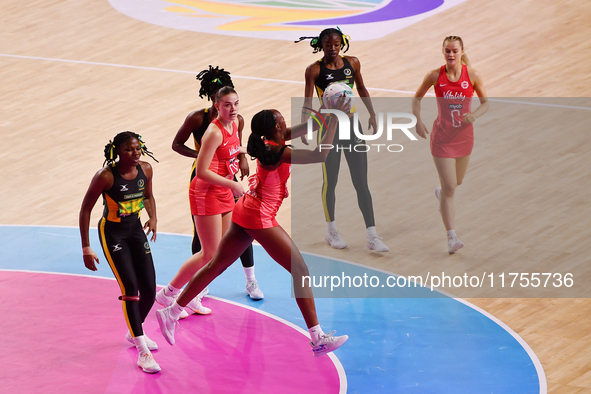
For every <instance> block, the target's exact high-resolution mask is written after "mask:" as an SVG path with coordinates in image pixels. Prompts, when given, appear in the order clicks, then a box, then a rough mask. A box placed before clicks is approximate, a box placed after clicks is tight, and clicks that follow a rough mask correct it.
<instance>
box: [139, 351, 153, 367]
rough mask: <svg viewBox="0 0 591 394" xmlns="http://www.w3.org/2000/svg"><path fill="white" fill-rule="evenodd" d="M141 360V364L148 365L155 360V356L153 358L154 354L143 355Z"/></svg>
mask: <svg viewBox="0 0 591 394" xmlns="http://www.w3.org/2000/svg"><path fill="white" fill-rule="evenodd" d="M140 359H141V363H142V364H144V365H145V364H148V363H150V362H152V361H155V360H154V356H152V353H144V354H142V355H140Z"/></svg>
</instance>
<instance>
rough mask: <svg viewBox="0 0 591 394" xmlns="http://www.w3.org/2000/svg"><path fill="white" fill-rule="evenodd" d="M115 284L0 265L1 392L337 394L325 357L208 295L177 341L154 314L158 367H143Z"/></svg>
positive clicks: (275, 325)
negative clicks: (207, 311) (152, 370)
mask: <svg viewBox="0 0 591 394" xmlns="http://www.w3.org/2000/svg"><path fill="white" fill-rule="evenodd" d="M118 296H119V286H118V285H117V284H116V283H115V282H114V281H111V280H101V279H100V278H93V277H86V276H75V275H55V274H47V273H30V272H20V271H0V299H3V300H11V302H6V301H5V302H2V303H0V316H3V319H2V320H3V321H2V324H1V325H0V338H2V340H1V341H0V355H1V357H0V381H1V382H2V389H1V391H5V392H19V393H22V394H27V393H39V392H46V393H47V392H84V393H168V392H198V393H216V394H218V393H220V394H223V393H257V394H265V393H294V394H295V393H305V392H310V393H339V391H340V387H339V375H338V372H337V369H336V367H335V364H333V362H332V361H331V359H330V358H329V357H326V356H323V357H314V356H313V355H312V352H311V350H310V346H309V345H308V343H307V339H306V338H305V337H304V336H303V335H302V334H301V333H300V332H298V331H296V330H294V329H293V328H292V327H289V326H287V325H285V324H283V323H281V322H280V321H278V320H275V319H273V318H270V317H268V316H265V315H264V314H261V313H257V312H256V311H253V310H250V309H247V308H242V307H239V306H236V305H233V304H230V303H227V302H223V301H219V300H215V299H206V300H204V304H205V305H207V306H208V307H210V308H212V310H213V312H212V314H211V315H208V316H198V315H192V316H189V317H188V318H187V319H185V320H183V321H182V322H181V327H180V329H179V331H178V332H177V333H176V345H175V346H174V347H173V346H169V345H168V343H166V341H165V340H164V339H163V338H162V336H161V334H160V330H159V328H158V323H157V321H156V318H155V316H154V313H153V312H154V310H155V309H157V308H160V306H159V305H158V304H155V305H154V308H152V312H151V313H150V315H149V316H148V318H147V319H146V322H145V323H144V330H145V332H146V334H147V335H148V336H149V337H150V338H152V339H153V340H155V341H156V342H157V343H158V345H159V350H157V351H155V352H153V354H154V357H155V359H156V361H157V362H158V363H159V364H160V366H161V367H162V371H161V372H160V373H158V374H155V375H148V374H145V373H143V372H142V371H141V370H140V368H138V367H137V366H136V361H137V352H136V350H135V348H134V347H132V345H131V344H130V343H129V342H127V341H126V340H125V333H126V331H127V329H126V326H125V323H124V320H123V314H122V312H121V302H120V301H118V300H117V297H118Z"/></svg>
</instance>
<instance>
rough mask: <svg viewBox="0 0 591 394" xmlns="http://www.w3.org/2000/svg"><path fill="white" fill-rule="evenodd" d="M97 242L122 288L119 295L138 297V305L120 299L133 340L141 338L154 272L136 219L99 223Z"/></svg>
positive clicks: (150, 302)
mask: <svg viewBox="0 0 591 394" xmlns="http://www.w3.org/2000/svg"><path fill="white" fill-rule="evenodd" d="M98 228H99V239H100V241H101V246H102V247H103V252H104V253H105V258H106V259H107V261H108V262H109V265H110V266H111V270H113V274H114V275H115V278H116V279H117V282H118V283H119V287H120V288H121V295H122V296H127V297H134V296H138V293H139V301H132V300H129V299H125V298H126V297H123V299H122V302H123V315H124V316H125V320H126V322H127V326H128V328H129V332H130V333H131V335H132V336H133V337H137V336H140V335H143V334H144V331H143V330H142V324H143V322H144V320H145V319H146V316H148V313H149V312H150V309H152V305H153V304H154V299H155V297H156V272H155V271H154V262H153V260H152V251H151V250H150V244H149V243H148V239H147V238H146V234H145V233H144V231H143V229H142V224H141V222H140V221H139V219H132V220H124V221H122V222H121V223H116V222H110V221H108V220H107V219H105V218H102V219H101V220H100V221H99V226H98Z"/></svg>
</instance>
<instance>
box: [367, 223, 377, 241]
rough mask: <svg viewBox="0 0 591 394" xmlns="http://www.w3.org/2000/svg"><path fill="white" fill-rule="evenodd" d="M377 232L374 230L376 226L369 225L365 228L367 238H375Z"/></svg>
mask: <svg viewBox="0 0 591 394" xmlns="http://www.w3.org/2000/svg"><path fill="white" fill-rule="evenodd" d="M377 237H378V232H377V231H376V226H370V227H368V228H367V238H369V239H372V238H377Z"/></svg>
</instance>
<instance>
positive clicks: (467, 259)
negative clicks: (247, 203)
mask: <svg viewBox="0 0 591 394" xmlns="http://www.w3.org/2000/svg"><path fill="white" fill-rule="evenodd" d="M0 7H1V8H2V10H3V12H2V14H1V15H0V33H1V34H0V65H1V67H0V80H1V81H2V87H1V88H0V138H1V144H2V147H3V149H2V151H1V152H0V168H1V171H0V185H1V186H0V204H1V206H2V209H1V210H0V224H24V225H59V226H76V225H77V220H78V209H79V206H80V203H81V201H82V197H83V195H84V193H85V191H86V188H87V186H88V183H89V182H90V179H91V177H92V175H93V174H94V173H95V172H96V171H97V170H98V169H99V168H100V167H101V164H102V162H103V158H102V150H103V147H104V145H105V144H106V143H107V142H108V140H109V139H111V138H112V137H113V136H114V135H115V134H116V133H117V132H119V131H122V130H133V131H136V132H138V133H140V134H141V135H142V136H143V137H144V139H145V140H146V142H147V146H148V147H149V148H150V150H152V151H153V152H154V153H155V155H156V157H157V158H158V159H159V160H160V163H159V164H155V179H154V191H155V196H156V200H157V205H158V218H159V221H158V223H159V231H161V232H174V233H190V232H191V222H190V219H189V205H188V199H187V186H188V175H189V169H190V166H191V160H190V159H187V158H184V157H181V156H179V155H177V154H176V153H174V152H173V151H172V150H171V149H170V144H171V142H172V138H173V136H174V134H175V133H176V130H177V129H178V127H179V126H180V125H181V123H182V122H183V120H184V118H185V116H186V115H187V114H188V113H189V112H190V111H192V110H194V109H197V108H201V107H203V106H205V105H207V103H206V102H204V101H203V100H200V99H199V97H198V94H197V92H198V83H197V82H196V81H195V74H196V72H198V71H200V70H201V69H204V68H206V67H207V66H208V65H209V64H213V65H221V66H222V67H224V68H226V69H228V70H230V71H231V72H232V75H233V76H234V83H235V85H236V88H237V91H238V93H239V95H240V99H241V104H242V109H241V113H242V114H243V116H244V117H245V119H246V120H247V124H248V123H249V122H250V119H251V117H252V115H253V114H254V113H256V112H258V111H259V110H261V109H264V108H276V109H278V110H280V111H281V112H282V113H284V115H286V117H289V116H290V115H291V105H290V98H291V97H298V96H301V95H302V94H303V89H304V86H303V83H302V81H303V75H304V69H305V67H306V66H307V65H308V64H310V63H311V62H313V61H314V60H316V59H317V58H318V55H313V54H312V51H311V50H310V48H309V46H307V44H305V43H300V44H297V45H296V44H293V43H290V42H285V41H277V40H262V39H253V38H241V37H228V36H217V35H208V34H198V33H193V32H187V31H181V30H174V29H168V28H164V27H159V26H155V25H151V24H148V23H144V22H140V21H138V20H135V19H131V18H129V17H127V16H125V15H123V14H120V13H119V12H117V11H116V10H115V9H113V8H112V7H111V6H110V5H109V3H108V2H107V1H100V2H98V1H95V2H84V3H81V2H76V1H72V0H45V1H39V0H37V1H30V2H27V3H26V5H23V3H22V2H21V1H16V0H0ZM589 20H591V3H589V2H586V1H583V0H573V1H568V2H554V1H548V0H543V1H535V2H534V1H522V2H515V1H506V0H492V1H487V2H484V1H476V0H468V1H466V2H464V3H461V4H460V5H458V6H456V7H454V8H451V9H449V10H447V11H445V12H443V13H441V14H438V15H436V16H433V17H430V18H427V19H425V20H423V21H421V22H419V23H416V24H414V25H412V26H410V27H407V28H405V29H403V30H400V31H398V32H396V33H393V34H390V35H389V36H387V37H384V38H382V39H377V40H372V41H358V42H356V41H355V37H352V39H353V42H352V44H351V49H350V51H349V53H348V54H351V55H354V56H357V57H359V59H360V60H361V62H362V65H363V68H362V71H363V76H364V80H365V83H366V85H367V86H368V87H369V88H370V93H371V94H372V96H373V97H393V96H398V97H400V99H399V100H401V101H400V103H402V104H401V105H405V101H407V102H408V104H409V103H410V101H409V97H411V95H409V94H405V93H404V92H405V91H406V92H412V91H414V90H415V89H416V88H417V87H418V85H419V83H420V82H421V80H422V78H423V77H424V75H425V74H426V73H427V71H428V70H431V69H433V68H436V67H437V66H439V65H440V64H442V61H443V60H442V56H441V53H440V46H441V41H442V38H443V37H445V36H447V35H450V34H455V35H460V36H462V37H463V38H464V40H465V44H466V52H467V54H468V55H469V57H470V59H471V61H472V63H473V65H474V67H475V68H476V69H478V71H479V72H480V73H481V74H482V76H483V78H484V81H485V84H486V87H487V91H488V94H489V96H490V97H493V98H504V99H505V100H510V102H507V101H494V102H493V103H492V104H491V110H490V112H489V114H487V115H486V116H485V117H483V118H481V119H479V120H478V122H477V124H476V146H475V150H474V153H473V155H472V158H471V164H470V168H469V170H468V175H467V177H466V181H465V184H464V185H463V186H462V187H461V188H460V189H458V215H457V226H456V227H457V230H458V232H459V234H460V235H461V236H462V237H464V238H465V239H466V242H467V247H466V248H465V249H464V250H462V251H461V252H460V253H458V254H457V255H455V256H451V257H450V256H448V255H447V253H446V249H445V247H446V245H445V233H444V229H443V226H442V224H441V220H440V218H439V216H438V212H437V207H436V201H435V198H434V196H433V189H434V187H435V186H436V185H437V174H436V172H435V168H434V166H433V164H432V159H431V157H430V154H429V149H428V143H427V142H426V141H418V142H410V141H405V142H404V144H403V145H404V147H405V150H404V152H402V153H400V154H390V155H370V188H371V190H372V193H373V197H374V204H375V212H376V220H377V228H378V231H379V233H380V235H381V236H382V237H383V238H384V241H385V242H386V243H387V244H388V245H389V246H390V248H391V250H392V252H390V253H387V254H383V255H380V254H377V253H370V252H368V251H366V250H365V249H364V237H365V234H364V226H363V225H362V218H361V215H360V214H359V210H358V209H357V207H356V201H355V199H354V193H352V192H351V191H352V186H351V183H350V180H349V177H348V171H347V167H346V164H345V163H344V162H343V164H342V166H341V171H342V172H341V176H340V179H339V185H338V189H337V198H338V202H337V220H338V222H339V223H340V228H341V233H342V234H343V236H344V237H345V239H346V240H347V242H348V243H349V245H350V246H349V248H348V249H346V250H343V251H336V250H333V249H330V248H329V247H328V246H327V245H326V244H325V243H324V240H323V236H324V231H325V225H324V219H323V215H322V209H321V206H320V198H319V196H320V183H321V178H320V169H319V166H307V167H300V168H297V169H295V168H294V177H293V182H292V186H293V187H292V189H293V190H292V192H293V196H294V197H292V198H291V199H288V200H286V203H285V205H284V207H283V208H282V209H281V211H280V215H279V218H278V219H279V222H280V223H282V224H284V225H285V227H286V228H288V229H291V231H292V234H293V236H294V239H295V240H296V242H297V243H298V245H299V247H300V248H301V249H302V250H304V251H307V252H312V253H318V254H324V255H330V256H334V257H337V258H341V259H346V260H350V261H355V262H358V263H362V264H365V265H368V266H372V267H374V268H378V269H383V270H386V271H389V272H395V273H398V274H405V275H406V274H409V273H413V272H415V271H416V270H417V269H419V270H422V269H430V268H432V267H439V269H441V267H446V269H449V270H458V272H459V271H464V272H484V271H487V272H494V271H497V272H498V271H499V270H505V269H514V270H519V272H543V271H544V270H552V271H553V272H562V273H565V272H568V271H570V270H575V271H576V272H580V273H581V275H582V276H581V277H580V278H582V279H580V281H579V282H577V284H578V285H579V286H578V287H577V290H576V292H573V293H564V294H562V296H569V294H576V297H578V298H572V296H571V298H541V297H537V298H508V297H509V296H519V295H520V294H517V293H515V294H513V293H511V294H508V293H499V294H490V293H489V294H487V293H486V292H482V293H480V294H475V293H471V294H463V295H461V296H462V297H479V298H470V299H469V301H470V302H472V303H473V304H475V305H477V306H479V307H481V308H483V309H484V310H486V311H488V312H490V313H492V314H493V315H494V316H496V317H497V318H499V319H500V320H502V321H503V322H504V323H506V324H507V325H509V326H510V327H511V328H512V329H513V330H515V331H516V332H517V333H518V334H519V335H521V336H522V337H523V338H524V339H525V340H526V341H527V343H528V344H529V345H530V346H531V347H532V349H533V350H534V351H535V353H536V354H537V356H538V357H539V359H540V361H541V362H542V365H543V367H544V370H545V373H546V377H547V380H548V392H550V393H591V356H590V354H591V329H590V328H589V327H591V301H590V300H589V299H588V297H589V293H588V290H585V287H586V283H584V281H585V279H586V278H588V276H585V275H584V274H586V275H589V274H588V273H586V272H585V271H587V270H586V269H585V268H584V267H585V266H586V265H588V263H589V260H590V256H591V241H590V240H591V226H590V225H589V223H591V205H590V204H589V202H588V200H589V198H588V193H589V179H591V158H590V156H589V155H588V152H589V151H590V150H591V137H589V132H588V128H589V126H588V125H589V122H588V120H589V119H590V118H591V111H588V110H580V109H572V108H565V107H563V108H558V107H556V106H553V107H542V106H531V105H525V104H518V103H516V101H527V100H529V99H525V98H528V97H534V98H540V97H542V98H545V99H542V101H543V103H546V104H547V103H551V104H564V105H568V106H571V107H573V106H586V107H591V105H590V101H591V100H590V99H588V97H591V72H589V61H590V60H591V44H590V41H589V37H590V35H591V26H590V25H589V23H588V21H589ZM126 66H130V67H126ZM175 71H176V72H175ZM577 98H580V99H577ZM585 98H586V99H585ZM530 101H531V100H530ZM538 101H539V100H538ZM408 108H410V107H408ZM431 119H432V118H431ZM296 186H297V187H296ZM298 195H300V196H304V198H298V197H297V196H298ZM298 204H301V205H298ZM291 213H293V215H291ZM99 215H100V208H99V207H98V206H97V207H96V209H95V211H94V214H93V223H95V222H96V221H98V218H99ZM292 217H293V219H292ZM81 264H82V261H81ZM534 270H535V271H534ZM454 294H455V293H454ZM458 295H459V294H458ZM525 296H527V294H525ZM492 297H494V298H492ZM499 297H502V298H499ZM581 297H587V298H581Z"/></svg>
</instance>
